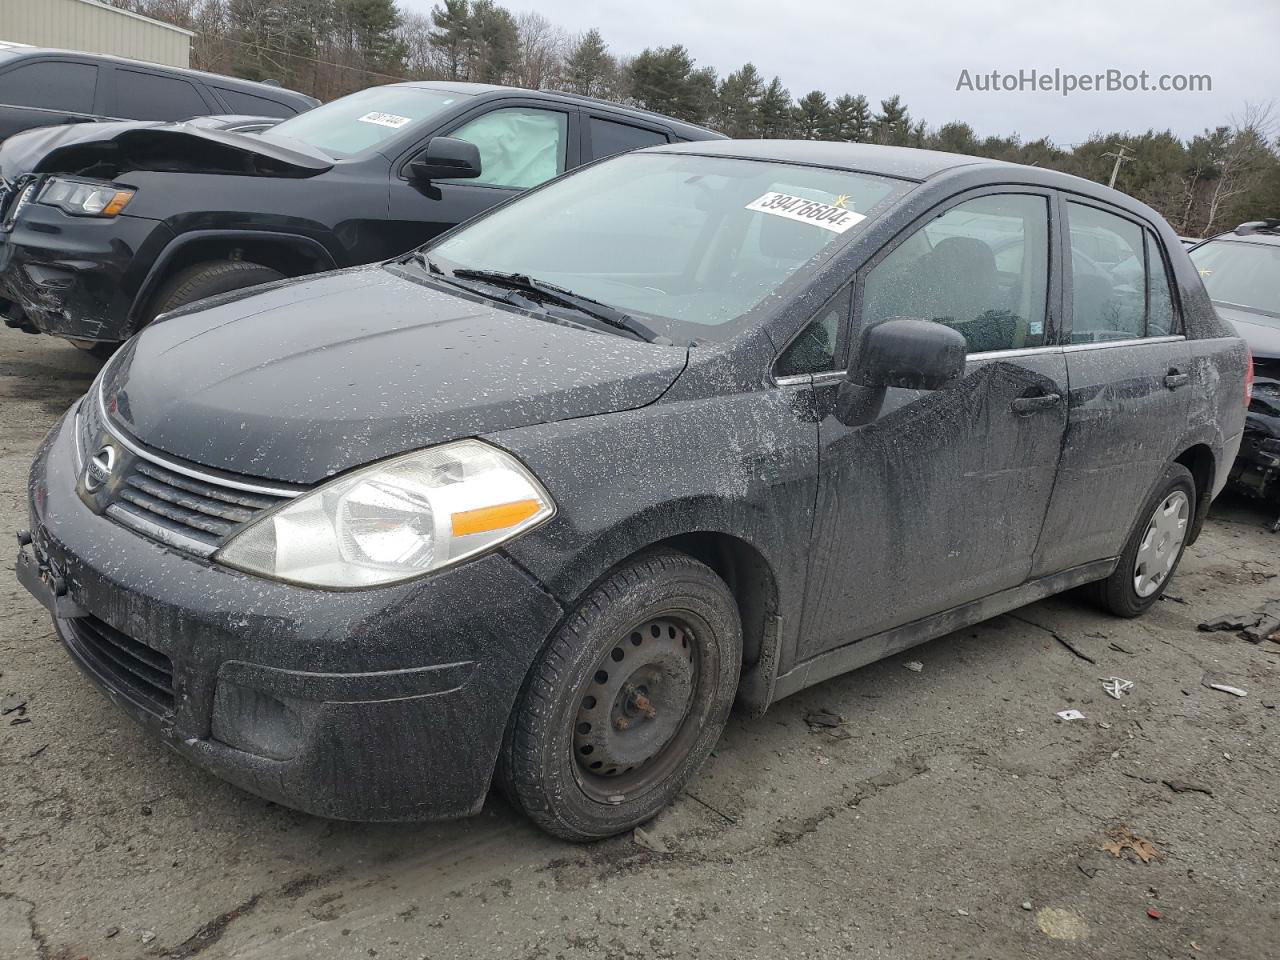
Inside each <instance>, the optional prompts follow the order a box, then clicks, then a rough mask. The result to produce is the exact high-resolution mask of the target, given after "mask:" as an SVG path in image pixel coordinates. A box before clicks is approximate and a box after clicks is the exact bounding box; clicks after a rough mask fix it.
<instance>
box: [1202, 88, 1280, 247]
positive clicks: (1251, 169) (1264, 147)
mask: <svg viewBox="0 0 1280 960" xmlns="http://www.w3.org/2000/svg"><path fill="white" fill-rule="evenodd" d="M1272 109H1273V104H1272V103H1271V102H1270V101H1268V102H1267V103H1247V104H1245V108H1244V112H1243V113H1242V114H1240V115H1239V116H1232V117H1231V130H1230V136H1229V137H1228V139H1227V140H1226V143H1225V144H1224V149H1223V152H1222V156H1221V159H1220V160H1219V163H1218V176H1217V179H1216V181H1215V183H1214V186H1213V191H1212V192H1211V193H1210V194H1209V209H1208V213H1207V215H1206V219H1205V224H1204V232H1203V234H1202V236H1206V237H1207V236H1209V235H1210V234H1212V233H1213V232H1214V227H1215V225H1216V224H1217V221H1218V217H1219V216H1220V215H1221V214H1222V212H1223V211H1224V209H1225V208H1226V206H1227V204H1228V202H1229V201H1230V200H1232V199H1233V198H1235V197H1237V196H1239V195H1240V194H1242V193H1245V192H1246V191H1249V190H1252V189H1254V188H1255V187H1256V186H1257V185H1258V182H1259V180H1260V179H1261V177H1262V176H1263V173H1264V170H1265V164H1266V161H1267V159H1268V155H1269V153H1270V144H1271V140H1272V138H1273V137H1274V136H1275V130H1276V124H1275V120H1274V119H1273V117H1272Z"/></svg>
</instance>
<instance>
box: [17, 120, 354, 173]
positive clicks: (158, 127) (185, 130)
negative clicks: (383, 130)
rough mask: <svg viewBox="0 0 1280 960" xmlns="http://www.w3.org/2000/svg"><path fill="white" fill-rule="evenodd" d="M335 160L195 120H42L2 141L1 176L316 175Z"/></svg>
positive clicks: (329, 166) (330, 166)
mask: <svg viewBox="0 0 1280 960" xmlns="http://www.w3.org/2000/svg"><path fill="white" fill-rule="evenodd" d="M333 164H334V161H333V160H332V159H331V158H329V157H326V156H325V155H324V154H321V153H319V152H315V153H304V152H303V151H302V150H301V149H300V148H293V147H284V146H281V145H280V144H278V143H272V142H271V141H268V140H263V139H262V138H260V137H256V136H252V135H250V134H243V133H233V132H230V131H226V130H213V129H209V128H206V127H203V126H200V125H198V124H195V123H164V122H161V121H145V120H120V121H103V122H99V123H72V124H64V125H61V126H56V127H37V128H36V129H34V130H27V131H24V132H22V133H18V134H14V135H13V136H12V137H9V138H8V139H6V140H5V141H4V143H3V144H2V145H0V177H3V178H4V179H5V180H7V181H13V180H16V179H17V178H18V177H21V176H25V175H27V174H35V173H81V174H86V175H91V176H95V177H105V178H108V179H109V178H114V177H119V176H121V175H123V174H126V173H128V172H130V171H133V170H170V171H175V170H176V171H189V172H193V173H228V174H238V175H241V176H274V177H313V176H315V175H316V174H319V173H324V172H325V171H326V170H330V169H332V167H333Z"/></svg>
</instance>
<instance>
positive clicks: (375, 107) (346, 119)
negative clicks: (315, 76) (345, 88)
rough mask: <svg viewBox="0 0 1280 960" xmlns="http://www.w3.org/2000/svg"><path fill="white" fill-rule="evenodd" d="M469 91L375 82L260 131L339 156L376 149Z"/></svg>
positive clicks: (455, 102) (451, 104)
mask: <svg viewBox="0 0 1280 960" xmlns="http://www.w3.org/2000/svg"><path fill="white" fill-rule="evenodd" d="M468 96H469V94H463V93H453V92H451V91H447V90H431V89H427V88H425V87H400V86H391V87H370V88H369V89H367V90H361V91H360V92H359V93H353V94H351V95H350V96H346V97H342V98H341V99H339V100H334V101H332V102H330V103H325V104H321V105H320V106H318V107H316V108H315V109H314V110H308V111H306V112H305V113H300V114H298V115H297V116H296V117H290V118H289V119H288V120H286V121H284V123H279V124H276V125H275V126H274V127H272V128H271V129H270V130H268V131H266V132H264V133H262V134H260V136H261V137H262V138H263V139H265V140H273V141H285V145H286V146H287V145H288V143H287V141H289V140H296V141H298V142H299V143H305V144H306V145H307V146H310V147H315V148H316V149H317V150H321V151H323V152H324V153H326V154H328V155H329V156H331V157H335V158H337V159H339V160H341V159H343V158H345V157H351V156H355V155H356V154H357V153H363V152H364V151H366V150H371V149H373V148H374V147H376V146H377V145H378V144H380V143H382V142H383V141H384V140H388V139H390V138H391V137H394V136H395V135H396V134H398V133H402V132H404V131H405V129H406V128H408V127H411V126H413V125H415V124H417V123H419V122H420V121H423V120H427V119H429V118H430V117H433V116H435V115H436V114H438V113H440V112H441V111H443V110H446V109H447V108H449V107H450V106H453V105H455V104H457V103H458V102H459V101H462V100H465V99H467V98H468Z"/></svg>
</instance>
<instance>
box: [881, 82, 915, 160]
mask: <svg viewBox="0 0 1280 960" xmlns="http://www.w3.org/2000/svg"><path fill="white" fill-rule="evenodd" d="M910 135H911V116H910V114H908V113H907V108H906V107H905V106H903V103H902V98H901V97H899V96H898V95H897V94H896V93H895V94H894V95H893V96H892V97H890V98H889V99H888V100H881V101H880V112H879V113H878V114H877V115H876V118H875V141H876V143H891V144H894V145H896V146H900V147H901V146H906V144H907V141H908V139H909V138H910Z"/></svg>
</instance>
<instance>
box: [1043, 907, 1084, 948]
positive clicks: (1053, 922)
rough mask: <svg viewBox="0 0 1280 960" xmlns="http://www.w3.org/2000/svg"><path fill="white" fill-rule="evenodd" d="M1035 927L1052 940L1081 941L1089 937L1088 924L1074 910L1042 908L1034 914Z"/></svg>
mask: <svg viewBox="0 0 1280 960" xmlns="http://www.w3.org/2000/svg"><path fill="white" fill-rule="evenodd" d="M1036 926H1038V927H1039V928H1040V931H1041V933H1043V934H1044V935H1045V936H1046V937H1049V938H1051V939H1053V940H1083V939H1084V938H1085V937H1087V936H1089V923H1088V921H1086V920H1085V918H1084V917H1082V916H1080V914H1078V913H1076V912H1075V911H1074V910H1063V909H1061V908H1059V907H1043V908H1041V910H1040V912H1039V913H1037V914H1036Z"/></svg>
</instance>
